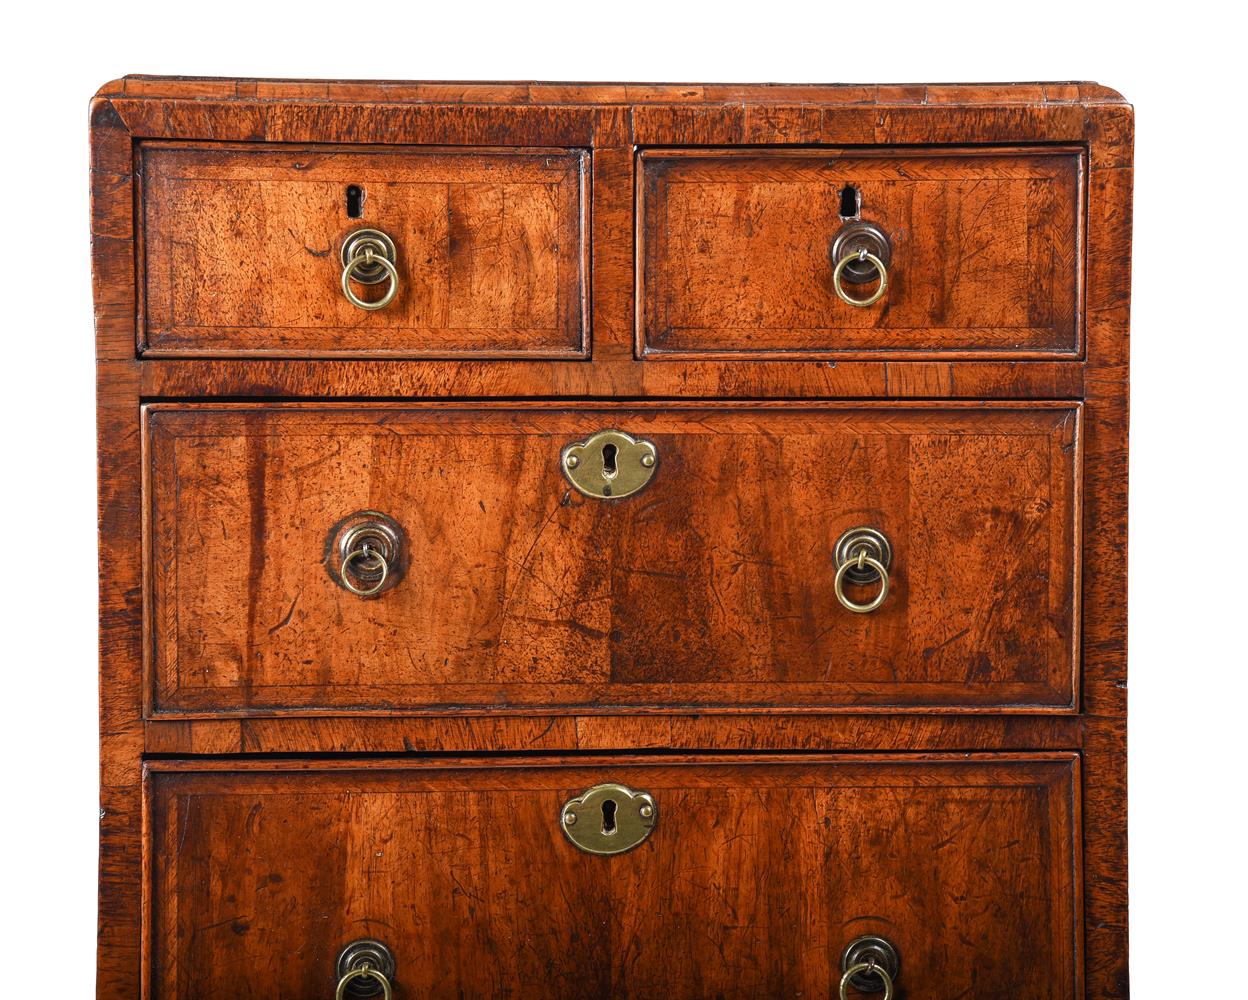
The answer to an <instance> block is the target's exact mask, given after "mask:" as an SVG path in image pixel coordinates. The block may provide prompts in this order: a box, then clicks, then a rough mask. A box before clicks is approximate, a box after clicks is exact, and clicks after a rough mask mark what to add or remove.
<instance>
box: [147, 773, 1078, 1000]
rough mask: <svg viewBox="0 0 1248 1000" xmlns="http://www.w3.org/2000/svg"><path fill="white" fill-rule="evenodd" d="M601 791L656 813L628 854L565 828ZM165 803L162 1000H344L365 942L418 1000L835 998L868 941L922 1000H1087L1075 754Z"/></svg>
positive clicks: (427, 783) (352, 781) (354, 789)
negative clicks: (370, 941) (970, 999)
mask: <svg viewBox="0 0 1248 1000" xmlns="http://www.w3.org/2000/svg"><path fill="white" fill-rule="evenodd" d="M604 781H612V782H619V783H623V784H625V785H628V786H629V787H631V788H634V789H637V790H642V791H646V792H648V793H650V794H651V795H652V796H653V797H654V799H655V802H656V805H657V808H658V822H657V825H656V827H655V830H654V832H653V833H652V834H651V835H650V836H649V837H648V838H647V839H646V840H645V841H644V842H643V843H642V844H641V845H640V846H639V847H637V848H636V849H635V850H633V851H631V852H629V853H627V854H621V855H617V856H614V857H595V856H592V855H587V854H584V853H582V852H581V851H579V850H577V849H576V848H574V847H573V846H572V845H571V844H570V843H569V842H568V841H567V840H566V839H565V837H564V836H563V834H562V832H561V831H560V829H559V825H558V819H559V815H560V807H561V806H562V805H563V803H565V802H566V801H568V799H570V798H571V797H573V796H575V795H579V794H580V793H581V792H583V791H584V790H585V789H586V788H588V787H590V786H592V785H595V784H598V783H600V782H604ZM148 790H149V791H148V794H149V803H150V805H149V809H150V815H151V826H150V829H151V840H150V845H149V850H150V859H151V861H150V871H151V873H152V900H153V910H152V914H151V918H150V919H151V928H152V973H151V974H152V986H151V995H152V996H153V997H154V998H159V1000H173V998H177V1000H191V998H209V997H224V996H229V997H237V998H240V1000H241V998H252V997H254V998H257V1000H259V998H261V997H264V998H268V997H273V996H291V997H296V996H297V997H315V996H320V995H325V996H328V995H329V991H330V989H331V987H332V985H333V982H334V977H333V975H332V970H333V963H334V959H335V957H336V955H337V953H338V951H339V949H341V948H342V947H343V946H344V945H346V944H347V943H349V942H350V941H352V940H354V939H357V938H360V937H372V938H377V939H379V940H381V941H382V942H383V943H386V944H388V945H389V947H390V948H391V949H392V950H393V951H394V954H395V959H396V963H397V976H396V981H397V983H398V995H399V996H403V997H444V996H466V997H486V996H490V997H576V998H580V997H583V998H591V997H604V996H609V997H639V998H652V997H654V996H655V995H656V991H658V990H659V989H660V986H661V990H662V992H663V993H664V994H665V995H667V996H673V997H724V998H729V997H742V998H744V997H763V996H766V997H795V996H806V997H824V996H829V995H835V991H836V987H837V983H838V981H839V978H840V977H839V968H838V966H837V963H838V961H839V958H840V953H841V950H842V949H843V948H844V947H845V945H846V944H848V943H849V942H850V941H852V940H853V939H854V938H856V937H858V936H860V935H862V934H881V935H883V936H884V937H886V938H888V939H889V940H891V941H892V942H893V943H894V944H895V945H896V946H897V948H898V949H899V950H900V953H901V955H902V956H903V959H902V961H903V969H902V975H901V979H900V981H899V985H902V986H904V989H905V995H906V996H911V997H923V998H925V1000H954V998H960V997H967V996H977V997H1001V996H1011V997H1018V998H1028V1000H1032V998H1035V1000H1040V998H1044V1000H1058V998H1066V997H1072V996H1075V995H1077V991H1078V980H1079V973H1078V963H1077V955H1078V952H1079V942H1078V936H1077V934H1076V933H1075V927H1076V921H1077V915H1078V892H1077V887H1078V870H1077V864H1076V858H1077V853H1076V851H1077V849H1076V837H1077V829H1078V822H1079V821H1078V791H1077V760H1076V758H1075V757H1074V755H1072V754H1059V755H1054V756H1051V757H1033V756H1026V755H1020V756H1016V757H1007V758H999V757H988V758H980V759H976V758H970V759H968V758H965V757H959V758H953V759H935V760H933V759H920V760H890V759H887V758H875V759H864V758H860V757H849V758H841V759H829V758H817V759H815V760H813V761H811V760H806V759H802V758H794V759H789V760H786V761H784V762H779V761H776V760H770V761H768V760H750V759H745V760H741V759H735V760H719V761H714V760H707V759H706V758H701V759H697V760H689V759H686V760H682V761H680V762H677V763H666V762H664V761H662V760H659V761H654V760H639V759H635V758H634V759H628V758H625V759H622V760H620V759H614V760H605V761H598V762H595V763H592V764H589V763H580V762H572V761H568V762H564V763H562V764H559V763H558V762H554V761H547V760H543V759H541V758H538V759H531V760H528V761H524V762H515V761H512V762H493V763H491V764H487V765H484V766H483V765H482V764H481V763H480V762H472V763H468V762H463V763H457V764H452V765H450V766H447V765H438V764H426V765H416V766H413V765H406V764H400V765H394V764H388V763H379V762H372V763H371V764H367V765H363V766H360V767H358V768H352V767H351V766H349V765H344V766H336V767H333V768H330V769H326V768H324V767H322V766H320V765H317V764H311V765H298V764H295V765H270V764H262V765H259V766H251V767H245V768H238V769H235V768H232V767H229V766H228V765H227V766H225V767H222V766H221V765H219V764H213V765H207V766H206V767H196V768H191V769H183V768H182V767H180V766H177V765H173V766H170V765H166V764H158V765H153V767H152V770H151V773H150V775H149V777H148ZM206 873H211V876H210V877H205V875H206Z"/></svg>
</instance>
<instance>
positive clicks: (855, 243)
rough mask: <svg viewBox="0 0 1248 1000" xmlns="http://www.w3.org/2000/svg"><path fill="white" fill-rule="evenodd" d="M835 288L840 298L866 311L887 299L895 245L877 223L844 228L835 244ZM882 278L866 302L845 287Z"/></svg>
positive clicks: (848, 225)
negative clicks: (889, 270) (889, 267)
mask: <svg viewBox="0 0 1248 1000" xmlns="http://www.w3.org/2000/svg"><path fill="white" fill-rule="evenodd" d="M831 258H832V260H834V261H835V262H836V265H835V267H833V269H832V288H833V290H834V291H835V292H836V295H837V297H838V298H839V299H840V300H841V301H842V302H846V303H848V304H849V305H851V306H856V307H858V308H862V309H865V308H866V307H867V306H871V305H874V304H875V303H876V302H878V301H879V300H880V299H882V298H883V297H884V293H885V292H886V291H887V290H888V265H889V264H890V263H891V262H892V243H891V242H890V241H889V238H888V235H887V234H886V233H885V232H884V230H883V229H881V228H880V227H879V226H877V225H876V224H875V223H874V222H860V221H856V220H855V221H853V222H849V223H846V224H845V225H844V226H842V227H841V230H840V232H838V233H837V234H836V239H834V240H833V241H832V252H831ZM877 278H878V279H879V282H880V284H879V287H878V288H876V290H875V291H874V292H873V293H872V294H870V295H869V296H867V297H866V298H865V299H857V298H854V297H853V296H852V295H850V294H849V293H848V292H847V291H845V285H846V284H850V285H865V284H869V283H870V282H872V281H875V280H876V279H877Z"/></svg>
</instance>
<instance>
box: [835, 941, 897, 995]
mask: <svg viewBox="0 0 1248 1000" xmlns="http://www.w3.org/2000/svg"><path fill="white" fill-rule="evenodd" d="M900 975H901V956H900V955H898V954H897V949H896V948H895V947H894V946H893V943H892V942H891V941H889V940H887V939H886V938H882V937H877V936H876V935H874V934H864V935H863V936H862V937H858V938H854V940H852V941H851V942H849V944H847V945H846V946H845V950H844V951H843V952H842V953H841V989H840V994H841V1000H848V992H847V991H848V989H849V987H850V986H852V987H853V988H854V989H856V990H858V992H860V993H879V992H880V991H881V990H883V991H884V1000H893V986H894V984H895V983H896V982H897V978H898V976H900Z"/></svg>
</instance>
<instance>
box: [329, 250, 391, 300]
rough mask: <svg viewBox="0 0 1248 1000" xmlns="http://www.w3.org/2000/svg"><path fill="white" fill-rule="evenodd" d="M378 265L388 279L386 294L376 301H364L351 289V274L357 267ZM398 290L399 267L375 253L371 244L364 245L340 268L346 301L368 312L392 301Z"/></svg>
mask: <svg viewBox="0 0 1248 1000" xmlns="http://www.w3.org/2000/svg"><path fill="white" fill-rule="evenodd" d="M364 267H367V268H373V267H380V268H381V269H382V270H383V271H385V272H386V276H387V277H388V278H389V279H390V287H389V288H388V289H386V294H385V295H383V296H382V297H381V298H379V299H378V300H377V301H376V302H366V301H365V300H364V299H362V298H360V297H359V296H358V295H356V294H355V292H353V291H352V290H351V276H352V275H353V274H354V273H355V272H356V270H357V269H359V268H364ZM398 291H399V269H398V268H397V267H395V266H394V264H393V263H392V262H391V261H390V260H388V259H387V258H386V257H385V256H384V255H383V254H379V253H376V252H375V251H374V250H373V248H372V247H371V246H366V247H365V248H364V251H363V252H362V253H358V254H356V255H355V256H354V257H352V258H351V259H350V260H348V261H347V263H346V264H345V265H344V267H343V269H342V294H343V295H345V296H346V297H347V301H348V302H350V303H351V304H352V305H353V306H356V307H357V308H359V309H367V310H369V311H370V312H372V311H374V310H377V309H384V308H386V306H388V305H389V304H390V303H391V302H392V301H394V297H395V295H397V294H398Z"/></svg>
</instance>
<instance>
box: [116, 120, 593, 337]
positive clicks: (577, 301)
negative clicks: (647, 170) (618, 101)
mask: <svg viewBox="0 0 1248 1000" xmlns="http://www.w3.org/2000/svg"><path fill="white" fill-rule="evenodd" d="M140 149H141V153H140V155H141V162H142V171H143V175H142V220H143V247H142V259H143V291H144V294H143V301H144V323H143V340H142V344H141V345H140V346H141V347H142V349H143V351H144V352H145V353H146V354H148V355H150V356H163V355H210V356H246V355H271V356H287V357H321V356H334V355H364V356H402V357H431V358H437V357H445V358H451V357H483V358H505V357H546V358H551V357H575V356H579V355H582V354H583V353H585V352H586V350H587V345H588V335H587V331H586V325H587V321H586V307H585V302H586V295H587V287H588V278H587V265H586V261H587V259H588V257H587V254H588V250H587V246H586V244H585V219H586V210H587V209H586V198H585V185H586V179H587V178H586V174H587V170H588V157H587V155H586V154H585V153H584V152H582V151H578V150H548V149H536V150H499V149H461V150H445V149H441V150H440V149H437V148H423V149H420V148H403V147H398V148H390V149H380V148H371V149H370V148H367V147H364V148H361V147H356V148H345V147H332V146H329V147H317V146H310V147H301V146H234V145H218V144H214V145H208V146H199V145H188V144H167V143H149V144H145V145H143V146H142V147H140ZM348 189H355V190H354V193H353V194H350V195H349V194H348ZM351 212H355V213H356V216H355V217H351V215H350V213H351ZM359 229H376V230H381V231H382V232H384V233H385V234H386V235H388V236H389V237H391V239H392V240H393V242H394V244H395V251H396V260H395V265H396V269H397V272H398V280H399V290H398V293H397V294H396V296H395V298H394V300H393V301H392V302H391V303H390V304H389V305H388V306H386V307H385V308H384V309H379V310H377V311H365V310H362V309H360V308H358V307H356V306H354V305H352V304H351V303H350V302H349V301H348V300H347V298H346V297H345V296H344V294H343V291H342V287H341V276H342V271H343V259H342V248H343V244H344V241H346V240H347V238H348V237H349V236H350V235H351V234H352V233H354V232H355V231H357V230H359ZM353 288H355V289H356V293H357V294H358V295H360V297H361V298H365V297H366V296H368V295H369V293H368V292H367V290H366V289H364V288H363V287H362V286H353ZM371 297H372V299H373V300H375V299H376V298H378V295H376V294H373V295H372V296H371Z"/></svg>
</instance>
